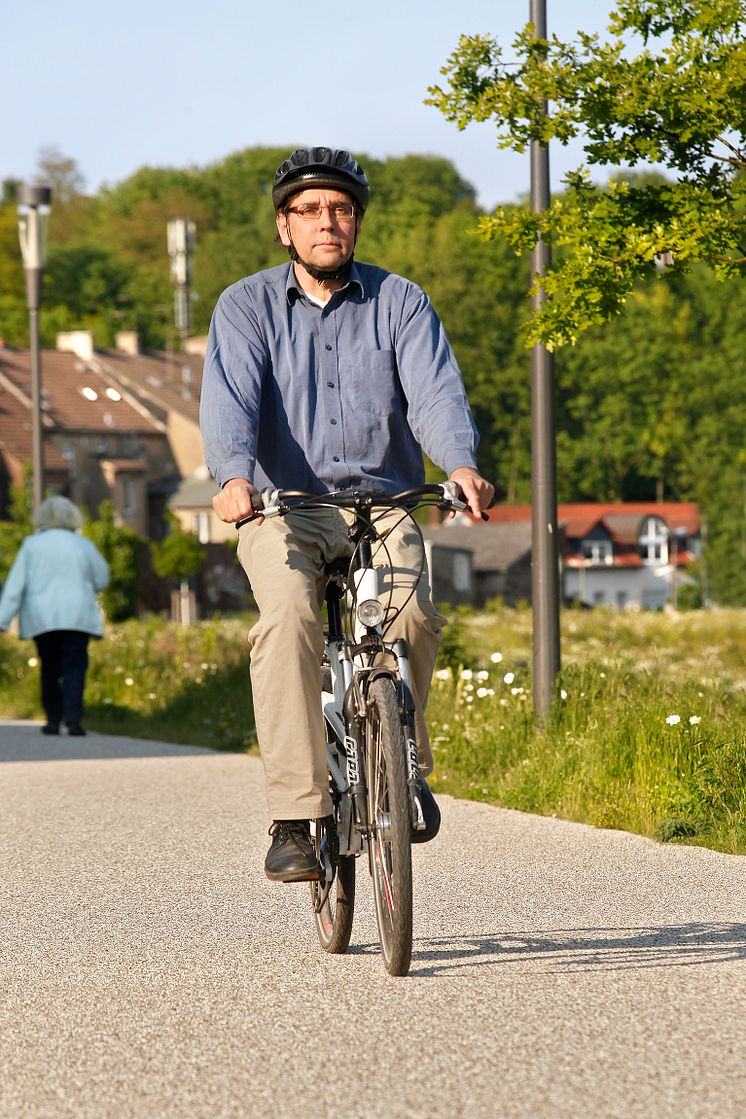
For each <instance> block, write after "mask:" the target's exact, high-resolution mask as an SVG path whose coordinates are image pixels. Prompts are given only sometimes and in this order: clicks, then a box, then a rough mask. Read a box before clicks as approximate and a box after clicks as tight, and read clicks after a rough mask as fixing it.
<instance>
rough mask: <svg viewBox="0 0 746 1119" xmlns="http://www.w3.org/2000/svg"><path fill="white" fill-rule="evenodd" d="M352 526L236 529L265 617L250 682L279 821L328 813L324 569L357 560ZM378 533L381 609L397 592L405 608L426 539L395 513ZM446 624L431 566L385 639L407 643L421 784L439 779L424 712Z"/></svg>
mask: <svg viewBox="0 0 746 1119" xmlns="http://www.w3.org/2000/svg"><path fill="white" fill-rule="evenodd" d="M352 520H353V514H352V513H348V512H346V511H337V510H334V509H315V510H313V511H310V512H304V513H295V514H293V513H290V514H288V516H286V517H273V518H271V519H270V520H267V521H264V522H263V523H261V524H259V523H257V522H255V521H254V522H252V523H250V524H247V525H244V526H243V527H242V528H241V529H240V530H239V543H238V558H239V560H240V561H241V565H242V566H243V569H244V571H245V572H246V574H247V576H248V578H249V582H250V583H251V589H252V591H253V593H254V598H255V599H256V603H257V606H258V607H259V615H260V616H259V621H258V622H257V623H256V625H255V626H254V627H253V628H252V629H251V632H250V633H249V641H250V643H251V683H252V689H253V695H254V713H255V717H256V729H257V737H258V739H259V748H260V750H261V755H262V761H263V763H264V773H265V778H266V791H267V799H268V802H269V810H270V814H271V817H272V819H273V820H295V819H317V818H318V817H319V816H326V815H328V814H329V813H330V812H331V799H330V796H329V780H328V776H327V769H326V734H325V730H324V720H323V716H322V712H321V702H320V691H321V667H320V666H321V657H322V653H323V650H324V633H323V622H322V613H321V611H322V606H323V600H324V585H325V576H324V564H325V563H328V562H330V561H331V560H333V559H335V558H337V557H340V556H349V555H351V553H352V544H351V542H350V540H349V537H348V528H349V525H350V524H351V522H352ZM376 527H377V529H378V531H379V533H380V534H381V536H383V537H384V538H385V542H386V548H387V549H388V557H387V559H386V560H384V559H383V556H384V553H383V552H378V551H377V549H379V548H380V545H378V544H376V545H374V562H375V563H376V566H378V565H379V563H382V564H384V565H385V566H384V571H383V578H382V580H381V584H382V591H383V592H385V595H386V597H385V599H384V601H385V602H388V592H389V590H391V591H392V593H393V599H392V603H393V604H394V605H396V604H397V603H399V604H400V603H403V602H404V601H405V599H406V598H407V596H408V595H409V594H410V592H411V590H412V588H413V587H415V582H416V579H417V573H418V571H419V567H420V563H421V562H422V560H423V555H422V545H421V543H420V539H419V535H418V533H417V530H416V529H414V528H413V526H412V524H411V521H410V520H409V518H408V517H405V518H404V519H403V520H402V514H401V513H399V512H397V511H396V510H389V511H387V512H386V513H385V514H384V516H383V518H382V519H381V520H380V521H378V520H377V522H376ZM444 621H445V619H444V618H442V617H441V615H440V614H439V613H438V612H437V611H436V609H435V607H434V606H433V603H432V598H431V594H430V586H429V579H428V573H427V566H426V567H425V570H424V572H423V575H422V577H421V578H420V579H419V582H417V585H416V587H415V593H414V594H413V595H412V597H411V598H410V600H409V602H408V603H407V604H406V605H405V606H404V608H403V610H402V611H401V614H400V615H399V617H398V618H397V619H396V621H395V622H394V623H393V625H392V626H391V627H390V628H389V629H387V631H386V639H387V640H389V641H393V640H395V639H396V638H399V637H403V638H405V639H406V640H407V642H408V644H409V659H410V668H411V677H412V691H413V693H414V701H415V708H416V711H415V720H416V728H417V740H418V744H419V750H420V765H421V767H422V773H423V776H424V775H426V774H427V773H429V772H430V771H431V770H432V754H431V750H430V741H429V738H428V734H427V729H426V727H425V722H424V718H423V712H424V709H425V706H426V704H427V696H428V691H429V688H430V679H431V677H432V673H433V668H434V665H435V657H436V654H437V651H438V645H439V644H440V632H441V628H442V626H443V624H444Z"/></svg>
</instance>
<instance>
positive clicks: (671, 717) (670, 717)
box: [666, 715, 681, 727]
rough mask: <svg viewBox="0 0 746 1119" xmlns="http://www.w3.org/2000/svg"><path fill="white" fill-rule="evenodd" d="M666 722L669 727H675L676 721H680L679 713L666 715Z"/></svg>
mask: <svg viewBox="0 0 746 1119" xmlns="http://www.w3.org/2000/svg"><path fill="white" fill-rule="evenodd" d="M666 722H667V723H668V725H669V727H675V726H676V724H677V723H680V722H681V715H666Z"/></svg>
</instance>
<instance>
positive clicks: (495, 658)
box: [490, 653, 503, 664]
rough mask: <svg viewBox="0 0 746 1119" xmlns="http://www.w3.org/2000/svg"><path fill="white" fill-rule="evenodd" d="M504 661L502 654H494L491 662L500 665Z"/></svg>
mask: <svg viewBox="0 0 746 1119" xmlns="http://www.w3.org/2000/svg"><path fill="white" fill-rule="evenodd" d="M502 659H503V655H502V653H493V654H492V656H491V657H490V660H491V661H492V663H493V664H499V663H500V661H501V660H502Z"/></svg>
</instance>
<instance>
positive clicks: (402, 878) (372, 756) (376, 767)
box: [365, 677, 412, 975]
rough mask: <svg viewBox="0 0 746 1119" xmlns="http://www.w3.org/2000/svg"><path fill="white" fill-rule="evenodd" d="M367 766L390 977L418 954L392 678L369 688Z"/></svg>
mask: <svg viewBox="0 0 746 1119" xmlns="http://www.w3.org/2000/svg"><path fill="white" fill-rule="evenodd" d="M365 733H366V743H365V751H366V769H367V781H368V821H369V824H370V831H371V834H370V868H371V874H372V875H373V892H374V896H375V903H376V920H377V922H378V935H379V939H380V942H381V952H382V954H383V962H384V965H385V967H386V970H387V971H388V973H389V974H390V975H406V974H407V972H408V971H409V963H410V959H411V956H412V848H411V842H412V841H411V824H410V819H409V796H408V792H407V771H406V763H405V757H404V751H405V745H404V737H403V734H402V727H401V722H400V719H399V708H398V704H397V701H396V689H395V687H394V684H393V682H392V681H391V680H390V679H388V678H387V677H379V678H378V679H377V680H374V681H373V683H372V684H371V686H370V690H369V692H368V713H367V717H366V731H365Z"/></svg>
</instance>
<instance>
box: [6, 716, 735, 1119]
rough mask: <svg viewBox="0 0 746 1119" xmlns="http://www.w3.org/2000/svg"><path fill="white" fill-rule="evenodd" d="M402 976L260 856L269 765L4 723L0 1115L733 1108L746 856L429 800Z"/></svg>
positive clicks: (699, 1117) (320, 1115) (604, 1115)
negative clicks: (348, 942)
mask: <svg viewBox="0 0 746 1119" xmlns="http://www.w3.org/2000/svg"><path fill="white" fill-rule="evenodd" d="M441 804H442V810H443V828H442V830H441V835H440V836H439V838H438V839H437V840H436V841H434V842H433V843H431V844H428V845H426V846H422V847H419V848H416V849H415V855H414V861H415V887H416V899H415V900H416V920H415V935H416V944H415V950H414V955H413V961H412V970H411V973H410V976H409V977H408V978H406V979H391V978H390V977H389V976H387V974H386V973H385V971H384V969H383V966H382V963H381V960H380V956H379V954H378V949H377V944H376V938H375V923H374V918H373V909H372V899H371V890H370V881H369V878H368V875H367V870H366V868H364V867H361V868H360V871H359V877H358V911H357V914H356V920H355V929H354V931H353V944H352V946H351V949H350V951H349V953H348V954H347V955H345V956H336V957H330V956H326V955H325V954H324V953H323V952H322V951H321V949H320V948H319V947H318V945H317V942H316V939H315V934H314V931H313V924H312V919H311V915H310V910H309V904H308V893H307V887H305V886H281V885H274V884H271V883H269V882H267V881H266V879H265V878H264V876H263V872H262V862H263V858H264V853H265V850H266V846H267V842H268V839H267V834H266V829H267V825H268V820H267V818H266V808H265V801H264V795H263V791H262V774H261V766H260V763H259V762H258V761H257V760H256V759H252V758H246V757H243V756H238V755H221V754H216V753H211V752H210V751H206V750H198V749H192V748H188V747H178V746H177V747H174V746H170V745H166V744H163V743H157V742H141V741H136V740H132V739H126V738H116V737H107V736H103V735H96V734H91V735H89V737H88V738H85V739H68V738H59V739H46V738H43V737H42V736H41V735H40V733H39V727H38V726H34V725H31V724H24V725H14V724H9V723H7V722H6V723H0V870H1V874H0V1116H2V1119H26V1117H29V1119H31V1117H33V1119H41V1117H44V1119H46V1117H49V1119H64V1117H68V1116H70V1117H72V1116H75V1117H78V1116H80V1117H86V1119H88V1117H90V1119H130V1117H131V1119H154V1117H161V1116H163V1117H174V1119H176V1117H178V1119H197V1117H199V1119H219V1117H224V1116H225V1117H234V1116H235V1117H243V1116H249V1117H252V1119H253V1117H257V1119H265V1117H267V1119H269V1117H270V1116H271V1117H273V1119H296V1117H298V1119H301V1117H306V1116H313V1117H314V1119H327V1117H329V1119H331V1117H337V1116H344V1115H353V1116H356V1117H357V1119H374V1117H375V1119H378V1117H379V1116H383V1117H385V1119H400V1117H401V1119H404V1117H406V1119H409V1117H411V1119H425V1117H427V1119H431V1117H432V1119H439V1117H443V1119H460V1117H464V1119H466V1117H469V1119H481V1117H490V1119H492V1117H497V1119H502V1117H506V1119H512V1117H525V1119H544V1117H547V1119H550V1117H551V1119H562V1117H568V1119H578V1117H586V1116H587V1117H591V1119H611V1117H619V1119H634V1117H637V1116H640V1117H643V1116H644V1117H645V1119H657V1117H660V1119H664V1117H665V1119H668V1117H672V1116H675V1117H676V1119H686V1117H689V1116H691V1117H692V1119H703V1117H710V1116H712V1117H713V1119H729V1117H739V1119H740V1117H742V1116H744V1115H746V1041H745V1040H744V1021H746V917H745V903H746V860H744V859H742V858H737V857H733V856H726V855H721V854H717V853H714V852H711V851H706V850H701V849H698V848H693V847H678V846H663V845H660V844H656V843H653V842H651V841H648V840H644V839H640V838H638V837H635V836H631V835H627V834H624V833H621V832H611V831H600V830H595V829H593V828H589V827H584V826H579V825H574V824H568V823H565V822H562V821H559V820H554V819H544V818H538V817H533V816H528V815H523V814H520V813H516V812H507V811H502V810H500V809H495V808H490V807H488V806H485V805H479V804H472V803H468V802H464V801H458V800H454V799H452V798H449V797H443V798H442V800H441Z"/></svg>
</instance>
